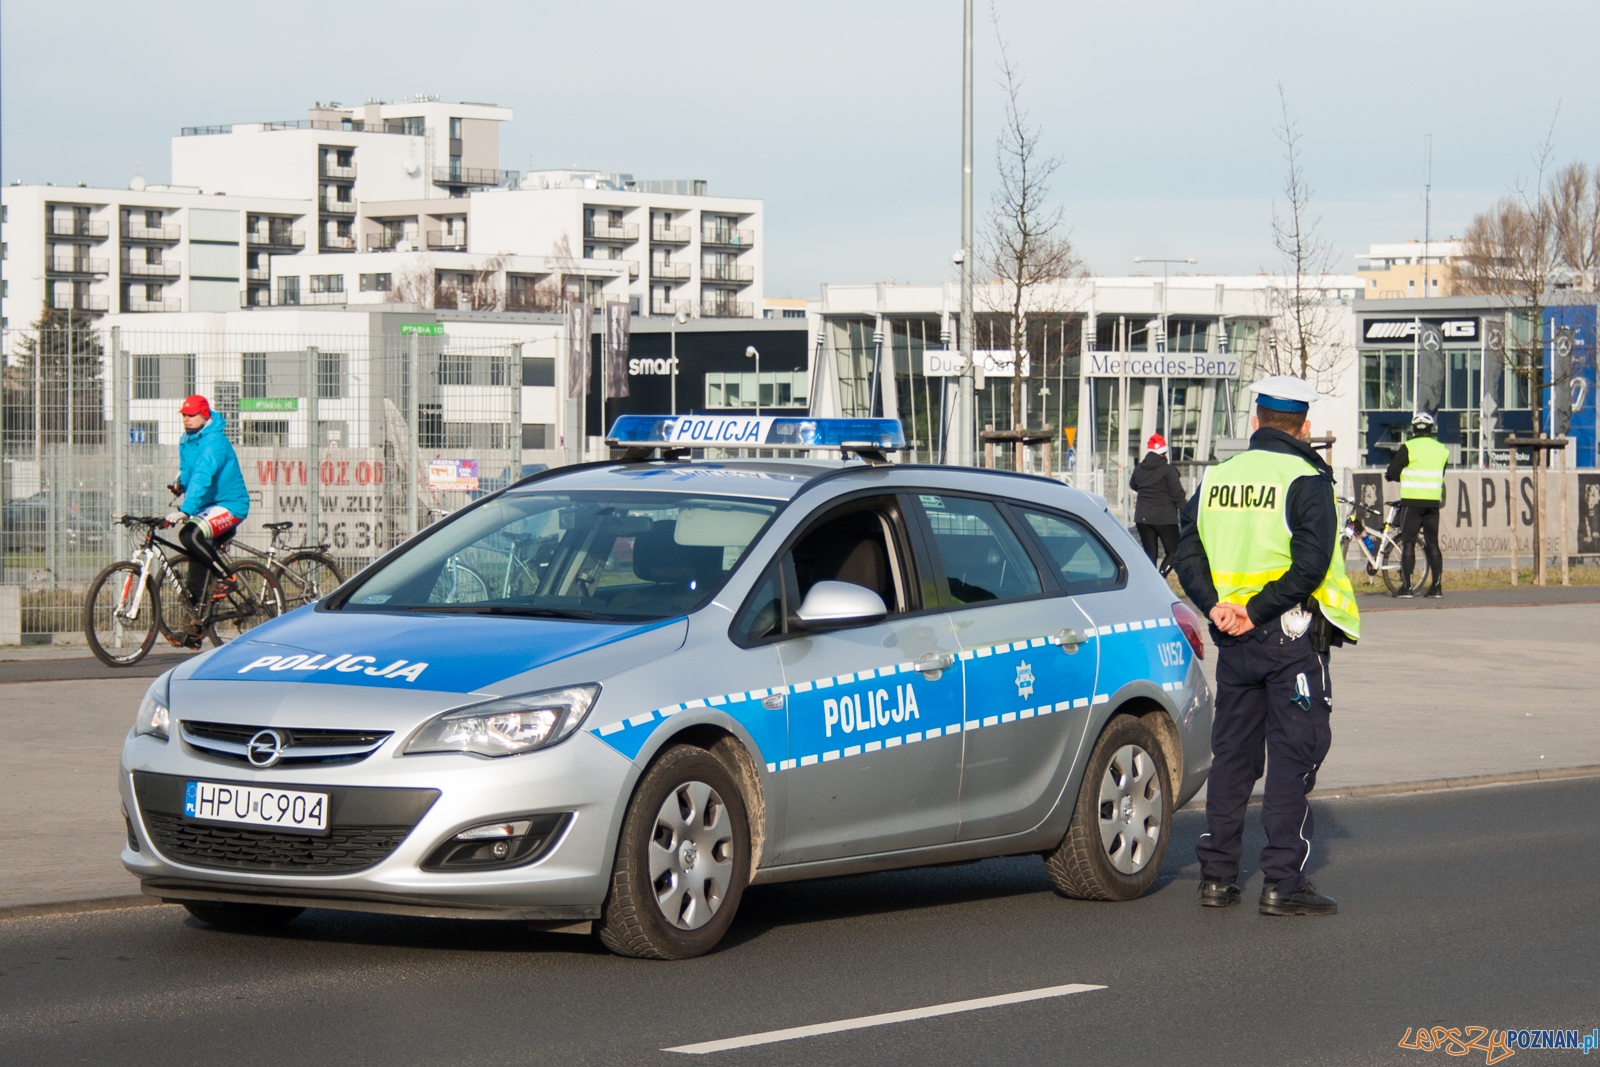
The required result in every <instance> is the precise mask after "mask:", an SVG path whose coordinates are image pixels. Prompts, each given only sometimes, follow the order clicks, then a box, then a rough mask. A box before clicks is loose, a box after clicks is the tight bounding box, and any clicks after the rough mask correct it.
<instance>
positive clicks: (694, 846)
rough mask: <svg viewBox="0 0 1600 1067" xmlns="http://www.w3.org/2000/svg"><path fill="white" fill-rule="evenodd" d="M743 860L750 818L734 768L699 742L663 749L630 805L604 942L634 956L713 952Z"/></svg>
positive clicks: (742, 880) (605, 913)
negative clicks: (696, 744)
mask: <svg viewBox="0 0 1600 1067" xmlns="http://www.w3.org/2000/svg"><path fill="white" fill-rule="evenodd" d="M749 866H750V824H749V821H748V817H747V816H746V814H745V805H744V797H743V796H742V795H741V794H740V792H739V787H738V785H737V783H735V781H734V778H733V775H732V774H730V773H729V771H728V769H727V767H725V766H723V764H722V761H721V760H719V759H717V758H716V757H715V756H713V755H712V754H711V753H709V752H707V751H706V750H705V749H703V748H695V747H693V746H691V745H678V746H675V747H673V748H670V749H668V750H667V751H666V752H665V753H664V754H662V756H661V757H660V758H659V759H657V760H656V762H655V763H654V764H653V765H652V766H651V767H650V769H649V770H648V771H646V772H645V775H644V777H643V778H642V779H640V781H639V786H638V788H637V789H635V790H634V793H633V799H632V800H631V801H630V802H629V804H628V813H627V815H626V816H625V817H624V819H623V823H622V834H621V836H620V838H619V839H618V841H617V859H616V864H615V865H614V867H613V868H612V872H611V891H610V892H609V893H608V894H607V895H606V902H605V906H604V908H603V909H602V911H601V918H600V924H601V925H600V940H601V942H603V943H604V944H605V946H606V947H607V948H609V949H610V950H611V951H613V952H615V953H617V954H619V955H622V956H634V957H638V958H641V959H654V960H682V959H689V958H691V957H694V956H699V955H703V954H704V953H707V952H710V951H711V950H712V949H713V948H715V947H716V944H717V942H718V941H720V940H722V935H723V934H725V933H727V932H728V927H729V926H730V925H732V923H733V915H734V912H735V911H737V910H738V908H739V899H740V897H742V896H743V895H744V887H745V884H746V882H747V881H748V879H749Z"/></svg>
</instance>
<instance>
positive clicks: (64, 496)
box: [0, 320, 523, 643]
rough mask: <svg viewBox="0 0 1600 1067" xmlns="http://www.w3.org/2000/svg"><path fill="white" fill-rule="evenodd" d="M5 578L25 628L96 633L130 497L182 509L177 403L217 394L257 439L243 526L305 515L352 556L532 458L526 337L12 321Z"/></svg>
mask: <svg viewBox="0 0 1600 1067" xmlns="http://www.w3.org/2000/svg"><path fill="white" fill-rule="evenodd" d="M0 345H3V355H4V397H3V405H0V407H3V434H0V457H3V461H4V471H3V477H0V501H3V505H4V527H3V528H4V535H3V554H0V559H3V570H0V585H8V586H19V587H21V592H20V598H21V605H22V619H21V629H22V633H23V641H24V642H25V643H43V642H48V641H57V642H72V641H75V640H81V637H78V636H77V633H78V630H79V618H80V608H81V604H82V597H83V594H84V592H85V590H86V589H87V586H88V583H89V581H90V580H91V579H92V578H93V577H94V575H95V574H96V573H97V572H98V571H99V570H100V569H101V568H102V567H104V566H105V565H106V564H107V563H109V562H111V561H112V560H114V559H116V558H121V557H123V556H124V555H125V554H126V553H127V552H128V551H130V550H131V548H132V545H131V543H130V535H129V533H128V531H127V530H125V529H124V528H123V527H121V526H118V525H114V524H113V522H112V517H113V516H115V515H120V514H136V515H138V514H143V515H161V514H165V513H167V512H168V511H170V510H171V507H172V497H171V496H170V494H169V493H168V492H167V490H166V488H165V486H166V485H167V484H168V483H169V482H171V481H173V480H175V479H176V477H177V475H178V466H179V458H178V444H179V439H180V438H181V437H182V434H183V428H182V423H181V420H180V417H179V415H178V405H179V404H180V403H181V401H182V399H183V398H184V397H186V396H188V395H189V394H191V393H200V394H203V395H204V396H206V397H207V398H208V399H209V400H210V402H211V405H212V409H213V411H214V412H215V413H217V414H218V415H220V416H221V418H222V420H223V421H224V423H225V432H226V433H227V436H228V439H229V440H230V441H231V442H232V443H233V445H234V448H235V450H236V451H237V453H238V457H239V463H240V467H241V469H242V471H243V474H244V479H245V485H246V487H247V488H248V490H249V493H250V513H249V516H248V518H247V519H246V521H245V522H244V524H243V525H242V527H241V528H240V532H239V534H238V538H239V540H241V541H243V542H245V543H247V544H250V545H252V546H255V547H259V548H265V547H266V545H267V544H268V542H269V541H270V537H269V536H268V535H267V533H266V531H265V530H263V529H262V524H263V523H268V522H279V521H290V522H293V523H294V524H295V525H294V527H293V529H292V530H291V531H289V533H288V535H287V537H286V538H285V542H286V544H288V545H290V546H298V545H300V544H301V543H302V542H304V541H306V540H308V538H307V533H308V531H314V536H312V537H310V538H309V541H310V542H312V543H317V542H326V543H327V544H328V545H329V547H330V551H331V552H332V554H333V555H334V556H335V557H337V558H338V559H340V560H341V562H342V564H343V565H344V566H345V568H346V570H347V571H353V570H355V569H359V567H361V566H363V565H364V564H365V563H366V562H368V561H370V560H371V559H372V558H374V557H375V556H376V555H378V554H379V553H381V552H383V551H385V550H386V549H388V548H389V547H391V546H392V545H394V544H396V543H398V542H399V541H401V540H404V539H405V538H406V537H408V536H410V535H411V534H413V533H414V532H416V531H417V530H418V529H421V528H422V527H425V526H427V525H428V524H429V523H430V522H433V521H435V520H436V519H437V518H439V517H440V516H442V515H444V514H448V513H449V512H450V511H452V510H454V509H456V508H459V507H461V506H463V505H464V504H465V503H467V502H468V501H469V500H472V499H474V498H476V497H477V496H480V495H482V494H483V493H486V492H491V491H493V490H495V489H497V488H499V487H501V486H503V485H506V484H507V483H508V482H510V481H512V480H515V479H516V478H517V477H519V476H520V475H521V473H522V461H523V457H522V434H521V426H522V412H521V397H522V390H521V388H520V386H521V380H522V379H521V356H522V352H521V344H520V343H519V342H518V341H515V340H506V339H499V338H484V337H471V338H466V339H463V338H460V337H452V336H445V335H443V334H439V335H427V334H413V335H409V336H367V335H352V336H334V335H327V336H324V335H310V334H295V335H273V334H256V333H244V332H227V333H185V332H176V331H149V332H143V331H141V332H133V331H129V330H117V329H100V328H94V327H90V328H85V327H82V326H77V325H67V324H65V322H64V320H63V324H62V325H61V326H59V327H55V326H51V325H49V324H47V325H45V326H44V327H43V328H30V329H10V330H6V331H4V332H3V334H0Z"/></svg>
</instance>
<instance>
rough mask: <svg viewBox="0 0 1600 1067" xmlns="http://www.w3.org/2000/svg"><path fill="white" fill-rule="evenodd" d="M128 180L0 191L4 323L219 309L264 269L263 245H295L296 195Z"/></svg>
mask: <svg viewBox="0 0 1600 1067" xmlns="http://www.w3.org/2000/svg"><path fill="white" fill-rule="evenodd" d="M133 186H134V187H133V188H129V189H90V188H84V187H82V186H79V187H69V186H51V185H17V186H11V187H9V188H7V189H5V190H4V197H3V203H4V209H3V210H4V214H3V216H0V217H3V219H4V222H3V224H0V241H3V242H4V247H5V259H4V272H3V277H4V289H3V305H0V317H3V321H4V325H5V326H28V325H30V324H32V323H33V322H34V321H35V320H37V319H38V317H39V314H40V309H41V308H42V307H46V306H48V307H51V308H55V309H56V310H58V311H61V312H64V313H66V314H67V315H68V316H69V317H81V320H82V321H83V322H85V323H88V322H90V321H93V320H94V319H97V318H98V317H99V316H101V315H104V314H106V313H108V312H113V313H133V314H149V313H152V312H176V311H227V310H229V309H234V308H237V307H238V306H239V294H240V292H242V291H243V290H244V288H245V287H246V286H247V285H249V284H250V282H251V279H252V278H255V277H260V278H262V279H264V278H265V277H266V273H267V272H266V259H265V257H266V256H267V255H268V254H270V251H271V250H272V249H274V248H278V249H285V250H287V249H290V248H294V247H301V246H303V245H304V243H305V237H304V234H305V229H304V228H305V225H306V220H307V218H308V216H309V213H310V208H309V205H308V203H307V202H306V201H297V200H289V199H281V198H273V197H265V196H230V195H213V194H209V193H207V194H202V192H201V191H200V189H198V188H193V187H190V188H184V187H181V186H169V185H149V186H147V185H145V184H144V183H143V182H140V181H138V180H137V179H135V181H134V182H133ZM256 264H259V266H257V265H256Z"/></svg>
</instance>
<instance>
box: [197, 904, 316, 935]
mask: <svg viewBox="0 0 1600 1067" xmlns="http://www.w3.org/2000/svg"><path fill="white" fill-rule="evenodd" d="M184 908H185V909H187V910H188V912H189V914H190V915H193V916H194V917H195V918H196V919H199V920H200V921H201V922H203V923H205V924H206V925H207V926H215V927H217V928H218V929H222V930H275V929H277V928H278V927H280V926H282V925H284V924H285V923H288V922H293V921H294V919H295V918H296V917H297V916H298V915H299V914H300V913H301V912H302V911H305V910H306V909H304V908H287V907H284V906H283V905H281V904H224V903H212V902H206V903H198V902H197V903H193V904H185V905H184Z"/></svg>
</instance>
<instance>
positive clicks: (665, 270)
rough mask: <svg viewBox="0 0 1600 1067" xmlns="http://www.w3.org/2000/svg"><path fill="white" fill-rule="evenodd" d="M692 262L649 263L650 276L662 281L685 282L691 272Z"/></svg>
mask: <svg viewBox="0 0 1600 1067" xmlns="http://www.w3.org/2000/svg"><path fill="white" fill-rule="evenodd" d="M692 268H693V264H690V263H657V262H654V261H652V262H651V263H650V277H652V278H660V279H661V280H662V281H669V282H686V281H688V280H689V278H690V276H691V274H692V273H693V270H692Z"/></svg>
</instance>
